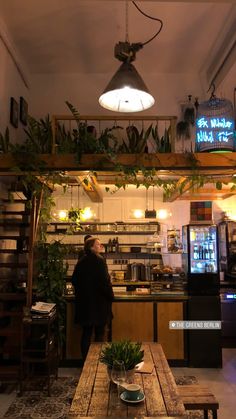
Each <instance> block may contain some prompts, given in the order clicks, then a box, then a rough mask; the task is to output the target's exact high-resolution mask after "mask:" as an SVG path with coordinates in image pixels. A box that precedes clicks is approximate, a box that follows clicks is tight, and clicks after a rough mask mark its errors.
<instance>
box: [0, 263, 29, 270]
mask: <svg viewBox="0 0 236 419" xmlns="http://www.w3.org/2000/svg"><path fill="white" fill-rule="evenodd" d="M27 266H28V265H27V263H23V262H20V263H17V262H9V263H5V262H0V268H12V269H18V268H19V269H20V268H27Z"/></svg>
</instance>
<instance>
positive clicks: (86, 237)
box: [84, 234, 93, 243]
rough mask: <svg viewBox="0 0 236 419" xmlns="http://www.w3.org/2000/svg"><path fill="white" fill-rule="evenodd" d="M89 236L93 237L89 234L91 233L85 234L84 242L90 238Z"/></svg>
mask: <svg viewBox="0 0 236 419" xmlns="http://www.w3.org/2000/svg"><path fill="white" fill-rule="evenodd" d="M91 237H93V236H91V234H87V236H84V243H85V242H86V240H88V239H90V238H91Z"/></svg>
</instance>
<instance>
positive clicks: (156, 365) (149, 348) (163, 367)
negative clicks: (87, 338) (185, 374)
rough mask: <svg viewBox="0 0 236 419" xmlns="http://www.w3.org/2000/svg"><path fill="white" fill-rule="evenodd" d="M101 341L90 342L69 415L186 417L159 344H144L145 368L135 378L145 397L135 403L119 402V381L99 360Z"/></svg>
mask: <svg viewBox="0 0 236 419" xmlns="http://www.w3.org/2000/svg"><path fill="white" fill-rule="evenodd" d="M102 345H104V344H102V343H93V344H91V346H90V349H89V352H88V355H87V358H86V362H85V364H84V367H83V371H82V374H81V377H80V380H79V383H78V386H77V388H76V392H75V395H74V398H73V401H72V405H71V408H70V412H69V418H70V419H72V418H73V419H76V418H82V417H86V418H88V417H97V416H99V417H100V418H101V417H102V416H103V417H107V416H112V417H117V418H118V417H148V418H151V417H157V416H158V417H159V418H160V417H163V418H164V417H172V418H177V417H181V418H183V416H185V415H186V411H185V409H184V405H183V403H182V401H181V399H180V397H179V395H178V392H177V386H176V384H175V380H174V377H173V374H172V372H171V370H170V367H169V365H168V362H167V360H166V357H165V354H164V352H163V349H162V347H161V345H160V344H158V343H144V344H143V345H142V348H143V349H144V368H143V372H136V373H135V375H134V380H133V381H134V382H135V383H136V384H139V385H140V386H141V388H142V391H143V393H144V394H145V400H144V401H143V402H141V403H134V404H133V403H132V404H131V403H126V402H123V401H121V400H120V403H119V405H118V403H117V388H116V385H115V384H114V383H112V382H111V381H110V380H109V378H108V375H107V368H106V366H105V365H104V364H102V363H101V362H99V357H100V352H101V349H102ZM152 365H153V368H150V366H152ZM145 366H147V368H145ZM145 370H146V371H149V372H148V373H147V372H145ZM151 370H152V372H150V371H151Z"/></svg>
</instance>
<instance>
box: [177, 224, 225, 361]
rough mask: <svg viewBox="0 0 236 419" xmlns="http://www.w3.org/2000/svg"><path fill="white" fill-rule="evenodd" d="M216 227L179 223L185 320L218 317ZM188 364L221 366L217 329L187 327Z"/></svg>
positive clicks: (219, 337)
mask: <svg viewBox="0 0 236 419" xmlns="http://www.w3.org/2000/svg"><path fill="white" fill-rule="evenodd" d="M217 240H218V237H217V227H216V226H215V225H191V224H190V225H186V226H183V234H182V241H183V265H184V268H185V272H186V276H187V280H188V294H189V297H188V311H187V315H188V320H189V321H193V322H194V323H197V324H198V322H203V323H204V322H206V321H209V322H210V323H211V322H214V321H220V320H221V305H220V296H219V287H220V282H219V268H218V265H219V264H218V246H217ZM187 340H188V360H189V367H196V368H218V367H221V366H222V349H221V330H220V328H218V329H213V330H207V329H204V328H202V329H201V328H200V329H197V330H196V329H193V330H189V331H188V333H187Z"/></svg>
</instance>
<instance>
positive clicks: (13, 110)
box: [10, 97, 18, 128]
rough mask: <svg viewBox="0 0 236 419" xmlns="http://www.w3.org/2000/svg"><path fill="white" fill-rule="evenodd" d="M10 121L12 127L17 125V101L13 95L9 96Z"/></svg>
mask: <svg viewBox="0 0 236 419" xmlns="http://www.w3.org/2000/svg"><path fill="white" fill-rule="evenodd" d="M10 123H11V124H12V125H13V127H15V128H17V127H18V103H17V101H16V100H15V99H14V97H11V101H10Z"/></svg>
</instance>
